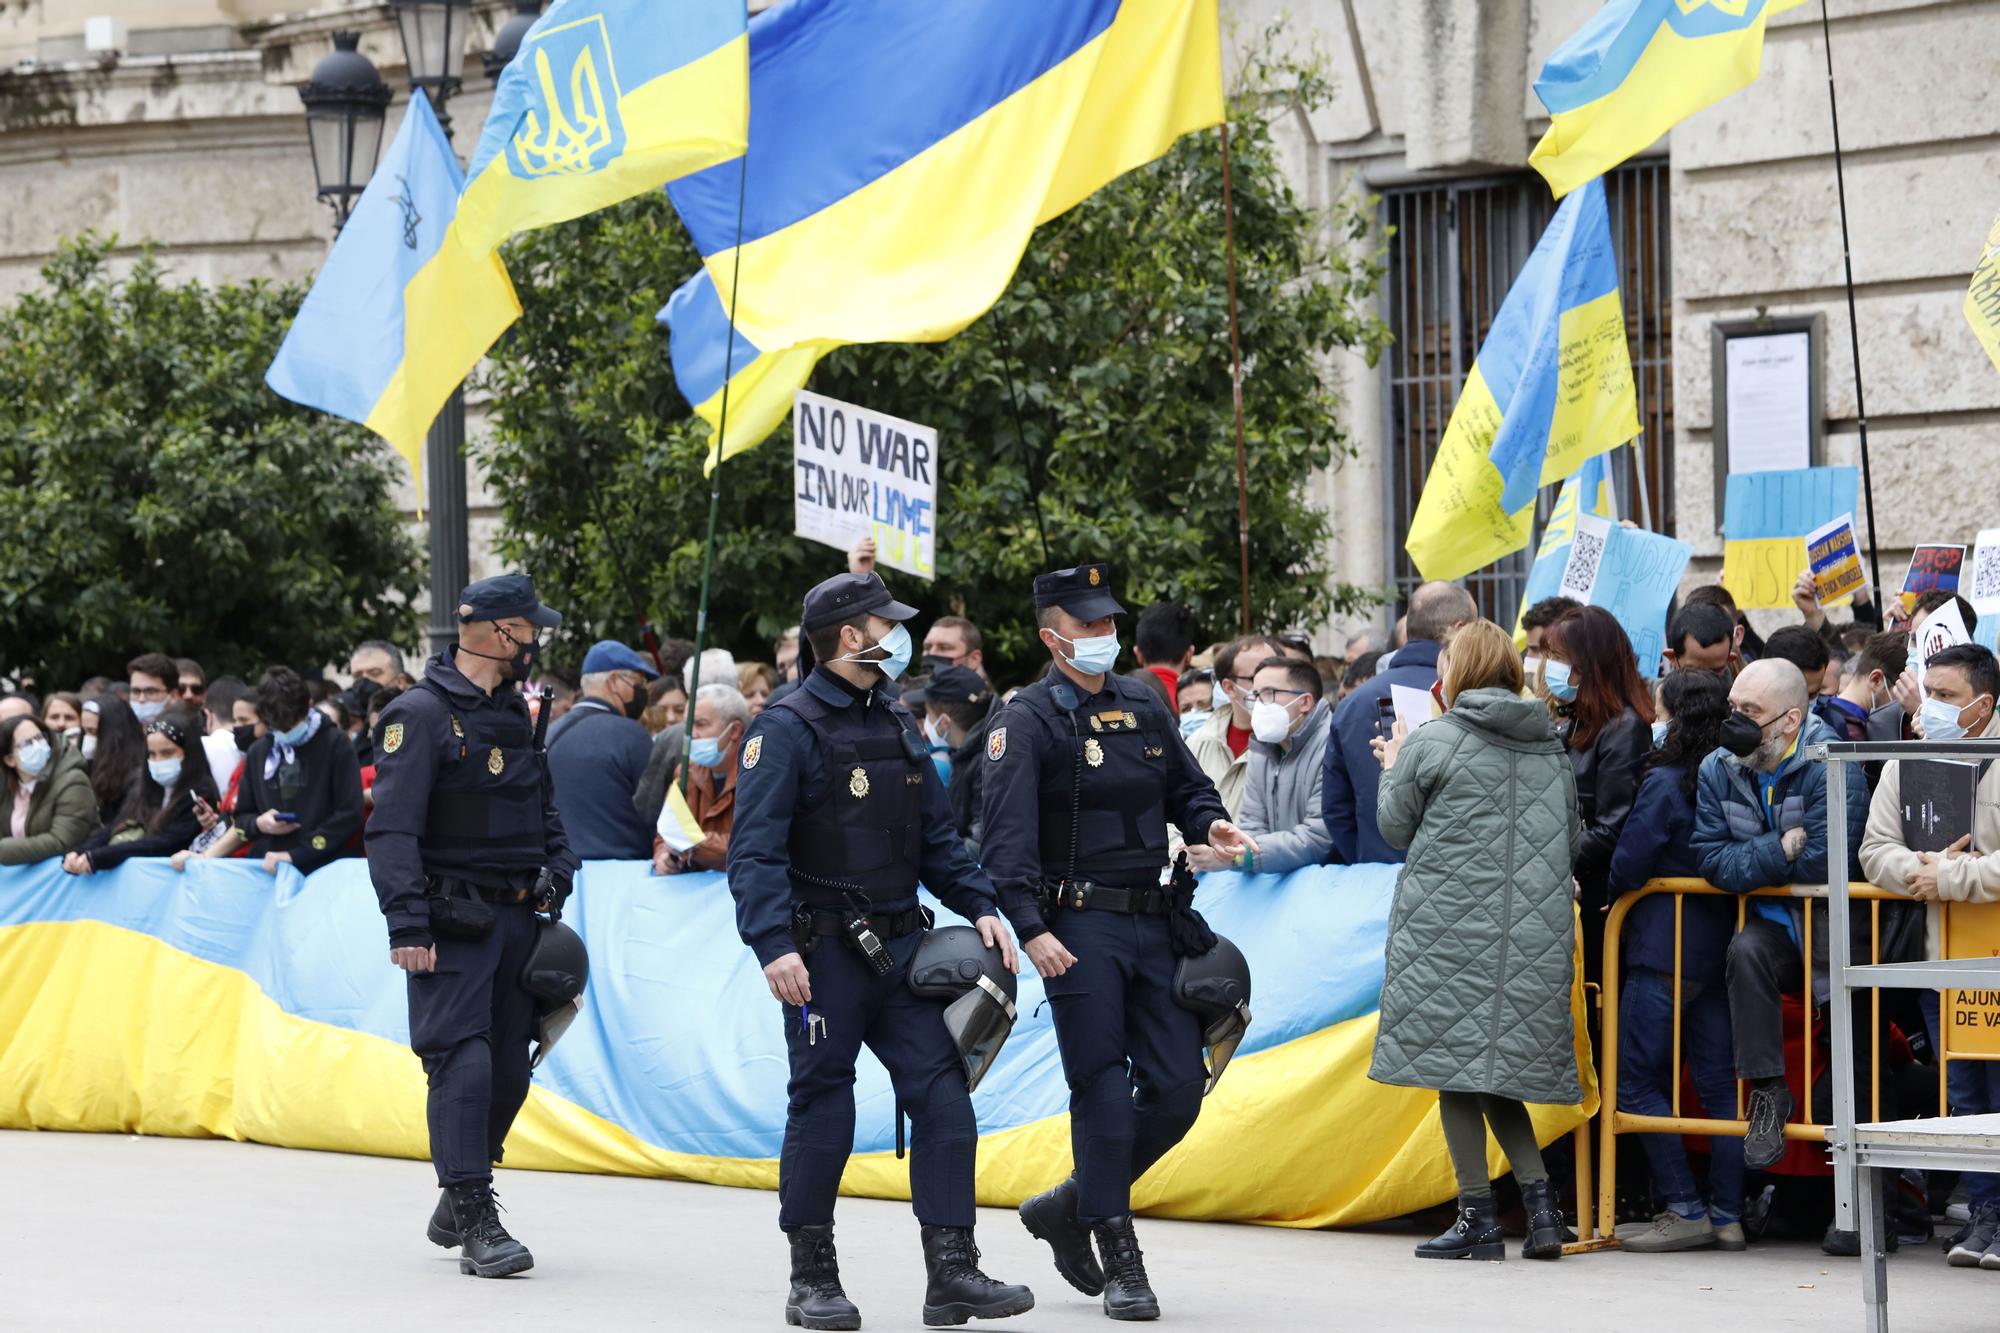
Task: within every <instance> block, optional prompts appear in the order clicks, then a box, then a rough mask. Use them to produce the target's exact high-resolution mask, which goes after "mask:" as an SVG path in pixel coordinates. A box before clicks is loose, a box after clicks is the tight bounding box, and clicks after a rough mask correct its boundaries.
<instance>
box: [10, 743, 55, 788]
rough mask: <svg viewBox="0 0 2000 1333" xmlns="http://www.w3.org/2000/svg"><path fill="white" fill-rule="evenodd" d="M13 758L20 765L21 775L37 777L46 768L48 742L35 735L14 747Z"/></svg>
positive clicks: (47, 763)
mask: <svg viewBox="0 0 2000 1333" xmlns="http://www.w3.org/2000/svg"><path fill="white" fill-rule="evenodd" d="M14 760H15V762H16V763H18V764H20V766H21V776H22V777H24V778H38V777H40V776H41V775H42V774H43V773H44V772H46V771H47V770H48V766H49V743H48V742H47V741H45V740H43V739H42V738H41V737H39V736H37V737H36V738H35V739H33V740H31V741H29V742H28V743H27V744H25V745H19V746H16V747H15V748H14Z"/></svg>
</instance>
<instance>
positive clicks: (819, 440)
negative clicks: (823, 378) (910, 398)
mask: <svg viewBox="0 0 2000 1333" xmlns="http://www.w3.org/2000/svg"><path fill="white" fill-rule="evenodd" d="M937 486H938V442H937V432H936V431H935V430H933V429H932V428H931V427H929V426H920V425H918V424H917V423H916V422H914V421H904V420H903V419H902V418H901V417H892V416H889V415H888V414H887V413H883V412H876V411H872V410H870V409H868V408H865V407H856V406H855V405H854V404H852V403H843V402H841V401H840V400H839V399H837V398H828V397H826V396H825V395H824V394H817V393H812V392H810V391H809V390H806V389H796V390H794V391H793V392H792V505H793V532H794V534H795V535H797V536H800V537H805V538H809V539H810V540H812V541H816V542H824V543H826V544H827V545H828V546H831V547H834V548H835V549H837V550H842V551H845V550H848V549H849V548H851V547H852V546H853V545H854V543H855V542H857V541H859V540H860V539H861V538H863V537H873V538H874V539H875V560H876V563H877V564H880V565H883V566H886V567H887V568H889V569H900V570H902V571H903V572H904V573H906V574H915V575H916V576H917V577H918V578H921V579H929V578H935V577H937Z"/></svg>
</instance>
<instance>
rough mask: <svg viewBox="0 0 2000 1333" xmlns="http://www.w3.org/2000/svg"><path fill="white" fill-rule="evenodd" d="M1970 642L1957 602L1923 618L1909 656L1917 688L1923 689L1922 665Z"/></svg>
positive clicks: (1968, 632)
mask: <svg viewBox="0 0 2000 1333" xmlns="http://www.w3.org/2000/svg"><path fill="white" fill-rule="evenodd" d="M1971 642H1972V633H1971V631H1969V630H1968V629H1966V628H1965V617H1964V616H1961V615H1960V614H1959V613H1958V603H1957V602H1946V603H1945V604H1944V605H1943V606H1940V607H1939V608H1938V609H1937V610H1935V611H1933V612H1931V613H1930V614H1929V615H1927V616H1925V617H1924V623H1923V624H1922V625H1921V626H1920V627H1919V628H1918V629H1917V642H1916V647H1915V648H1914V649H1913V650H1912V651H1911V654H1910V659H1911V660H1910V669H1911V670H1912V671H1914V672H1916V673H1917V688H1918V689H1920V690H1921V689H1922V688H1923V687H1924V663H1926V662H1928V661H1930V660H1931V658H1933V657H1935V656H1937V655H1938V654H1939V653H1941V652H1943V651H1944V650H1945V649H1947V648H1955V647H1957V646H1958V645H1959V644H1961V643H1971Z"/></svg>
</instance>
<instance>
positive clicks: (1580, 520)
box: [1556, 514, 1620, 606]
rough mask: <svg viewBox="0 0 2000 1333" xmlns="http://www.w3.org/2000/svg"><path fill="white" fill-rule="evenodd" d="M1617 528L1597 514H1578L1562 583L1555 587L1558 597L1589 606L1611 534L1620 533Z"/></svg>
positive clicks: (1565, 562)
mask: <svg viewBox="0 0 2000 1333" xmlns="http://www.w3.org/2000/svg"><path fill="white" fill-rule="evenodd" d="M1619 530H1620V529H1619V528H1618V526H1617V525H1616V524H1614V523H1612V521H1611V520H1610V519H1608V518H1599V517H1598V516H1597V515H1596V514H1578V515H1577V516H1576V532H1575V534H1574V535H1573V536H1572V537H1571V538H1570V545H1569V558H1568V559H1567V560H1565V561H1564V562H1563V572H1562V581H1561V582H1559V583H1558V584H1557V585H1556V596H1558V597H1571V598H1574V599H1575V600H1577V601H1579V602H1582V603H1583V604H1584V605H1585V606H1588V605H1590V590H1591V588H1592V587H1593V586H1594V585H1595V584H1596V582H1597V570H1598V567H1599V566H1600V565H1602V564H1603V563H1604V552H1605V550H1606V549H1607V548H1608V547H1609V546H1610V545H1611V534H1612V533H1614V532H1617V531H1619Z"/></svg>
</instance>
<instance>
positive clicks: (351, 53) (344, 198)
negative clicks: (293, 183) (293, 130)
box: [299, 32, 389, 235]
mask: <svg viewBox="0 0 2000 1333" xmlns="http://www.w3.org/2000/svg"><path fill="white" fill-rule="evenodd" d="M360 44H361V35H360V34H359V33H353V32H336V33H335V34H333V54H332V55H330V56H328V57H327V58H326V59H324V60H322V61H320V62H319V64H317V65H315V66H314V67H313V72H312V77H311V78H310V79H307V80H306V82H305V83H304V84H303V85H302V86H301V87H300V88H299V100H300V101H302V102H304V103H305V104H306V139H307V142H308V143H309V144H310V145H311V146H312V157H313V179H314V182H315V183H316V185H317V187H318V189H319V197H320V198H321V199H324V200H325V201H326V202H328V203H330V204H332V205H333V230H334V233H335V234H336V235H338V234H339V232H340V229H341V228H342V227H344V226H346V225H347V215H348V214H349V213H351V212H353V211H354V202H355V200H357V199H359V198H360V197H361V192H362V191H363V190H365V189H367V188H368V178H369V177H370V176H372V175H374V174H375V158H376V155H377V154H378V153H379V152H380V151H381V148H382V118H383V115H384V113H385V112H386V111H387V110H388V107H389V85H388V84H386V83H384V82H382V76H381V75H380V74H378V73H377V72H376V70H375V65H374V63H373V62H372V61H370V60H369V59H368V57H367V56H364V55H362V54H361V52H360V50H359V49H358V48H359V46H360Z"/></svg>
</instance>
